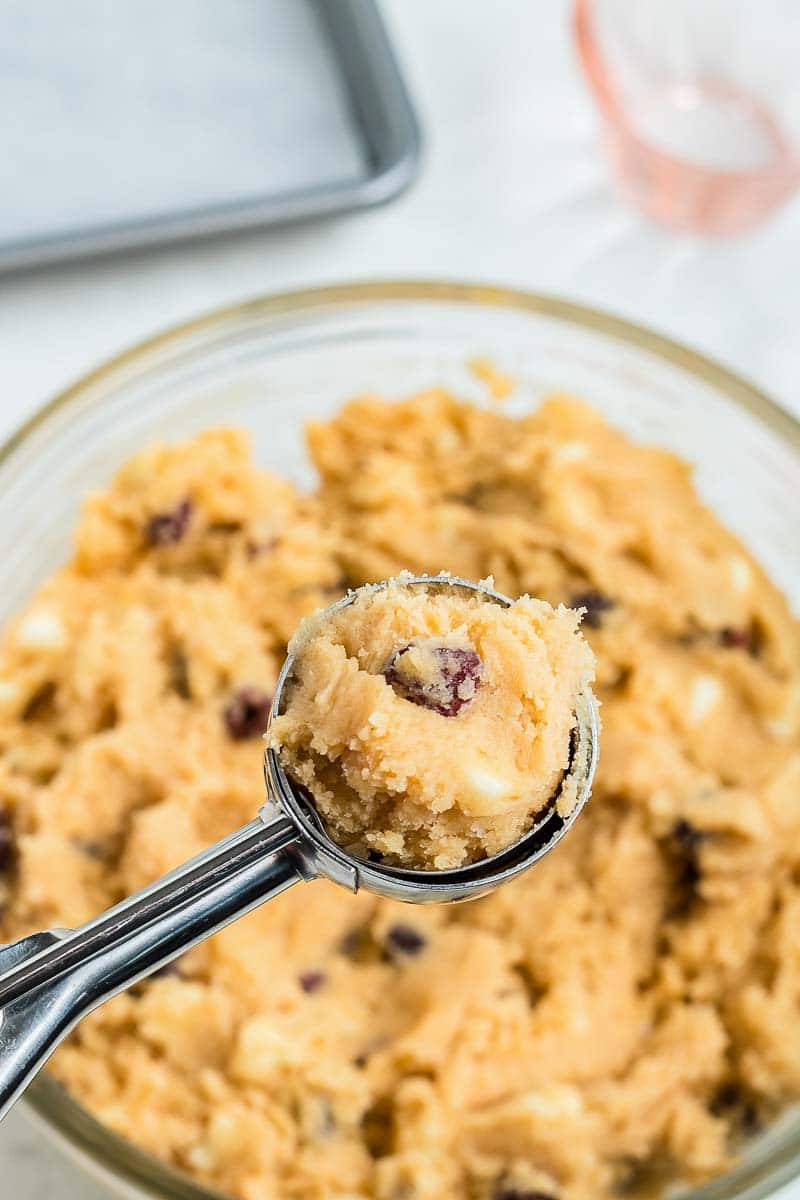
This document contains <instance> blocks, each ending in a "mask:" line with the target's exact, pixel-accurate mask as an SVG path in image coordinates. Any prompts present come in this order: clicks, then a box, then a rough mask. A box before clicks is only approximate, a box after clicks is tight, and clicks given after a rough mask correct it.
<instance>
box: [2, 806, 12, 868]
mask: <svg viewBox="0 0 800 1200" xmlns="http://www.w3.org/2000/svg"><path fill="white" fill-rule="evenodd" d="M13 855H14V830H13V829H12V827H11V818H10V817H9V815H8V813H7V812H3V811H2V809H0V872H3V871H7V870H8V868H9V867H10V866H11V859H12V858H13Z"/></svg>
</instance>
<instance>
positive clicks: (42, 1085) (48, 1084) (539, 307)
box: [0, 279, 800, 1200]
mask: <svg viewBox="0 0 800 1200" xmlns="http://www.w3.org/2000/svg"><path fill="white" fill-rule="evenodd" d="M398 301H406V302H412V303H414V302H417V303H426V302H436V303H448V302H450V303H454V304H461V305H472V306H475V307H491V308H507V309H511V310H517V311H521V312H529V313H535V314H538V315H541V316H545V317H549V318H552V319H554V320H556V321H560V322H563V323H564V324H567V325H573V326H579V327H583V328H585V329H589V330H591V331H592V332H595V333H599V334H601V335H603V336H605V337H608V338H610V339H615V340H617V341H621V342H624V343H627V344H629V345H632V346H634V347H636V348H637V349H640V350H644V351H645V352H647V353H649V354H650V355H652V356H653V357H655V358H660V359H662V360H663V361H665V362H667V363H669V364H671V365H673V366H677V367H679V368H681V369H682V370H684V371H686V372H687V373H688V374H690V375H694V376H695V377H696V378H697V379H699V380H700V381H701V382H703V383H704V384H706V385H708V386H710V387H712V388H713V389H715V390H716V391H718V392H720V393H722V394H723V395H724V396H725V397H726V398H727V399H728V400H730V401H732V402H733V404H734V405H735V406H737V407H738V408H740V409H744V410H745V411H747V412H748V413H750V414H751V415H752V416H753V417H755V418H756V419H757V420H759V421H760V422H761V423H762V424H764V425H765V426H767V428H769V429H770V430H771V431H772V432H773V433H775V434H777V435H778V436H779V437H780V438H781V439H782V440H783V441H784V442H786V443H788V444H789V445H790V446H791V447H792V448H793V450H794V451H795V452H796V453H797V454H798V455H799V456H800V419H797V418H795V417H794V416H793V415H792V414H791V413H790V412H788V411H787V410H786V409H784V408H782V407H781V406H780V405H779V404H778V403H776V402H775V401H774V400H772V399H771V397H770V396H769V395H768V394H767V393H766V392H764V391H763V390H761V389H760V388H759V387H758V386H756V385H755V384H754V383H753V382H752V381H750V380H749V379H747V378H746V377H745V376H742V375H740V374H738V373H736V372H734V371H731V370H729V369H728V368H727V367H724V366H723V365H722V364H721V363H719V362H718V361H716V360H715V359H713V358H711V357H708V356H706V355H704V354H702V353H700V352H699V351H697V350H694V349H691V348H690V347H688V346H686V345H683V344H682V343H681V342H678V341H676V340H674V339H672V338H670V337H667V336H665V335H664V334H662V333H658V332H656V331H655V330H652V329H650V328H648V327H646V326H644V325H640V324H638V323H636V322H634V321H630V320H628V319H627V318H624V317H621V316H618V315H616V314H614V313H611V312H608V311H606V310H604V309H599V308H594V307H591V306H588V305H584V304H580V303H576V302H573V301H570V300H566V299H564V298H562V297H559V296H554V295H549V294H545V293H540V292H529V291H526V290H523V289H519V288H513V287H505V286H502V285H493V284H485V283H474V282H462V281H455V280H433V279H396V280H393V279H385V280H384V279H381V280H370V281H354V282H348V283H344V284H334V285H327V286H321V287H309V288H302V289H298V290H289V291H282V292H275V293H270V294H266V295H262V296H257V297H255V298H252V299H248V300H244V301H242V302H240V303H236V304H232V305H227V306H224V307H222V308H216V309H213V310H211V311H209V312H206V313H203V314H201V315H200V316H197V317H195V318H193V319H191V320H188V321H184V322H181V323H179V324H176V325H171V326H169V327H168V328H166V329H165V330H163V331H161V332H159V333H156V334H155V335H152V336H150V337H147V338H145V339H143V340H141V341H139V342H137V343H134V344H133V345H132V346H130V347H128V348H127V349H124V350H122V351H121V352H120V353H118V354H116V355H114V356H112V357H111V358H108V359H106V360H105V361H103V362H102V363H101V364H100V365H99V366H97V367H95V368H94V369H92V370H90V371H88V372H86V373H85V374H83V375H82V376H81V377H80V378H78V379H77V380H76V381H75V382H73V383H71V384H70V385H68V386H67V387H66V388H64V389H63V390H61V391H60V392H58V393H57V394H56V395H55V396H54V397H52V399H50V400H49V401H47V402H45V403H44V404H43V405H41V406H40V407H39V408H37V409H36V410H35V411H34V413H33V414H32V415H31V416H30V417H28V418H27V419H26V420H24V421H23V422H22V423H21V424H20V425H19V426H17V427H16V428H15V429H14V430H12V432H11V433H10V434H9V435H8V436H7V437H6V438H5V439H4V440H3V441H2V443H0V466H1V465H2V464H3V463H4V462H6V461H7V460H8V459H9V458H11V456H12V455H13V454H14V453H15V451H17V450H18V449H19V448H20V447H22V445H23V444H24V443H25V442H26V441H27V440H28V439H29V438H30V437H31V436H32V435H33V434H34V433H35V432H36V431H37V430H38V429H39V428H40V427H42V426H44V425H45V424H46V423H47V421H48V420H49V419H50V418H51V417H53V416H54V415H55V414H57V413H58V414H61V413H62V412H63V411H64V410H65V409H67V408H68V407H69V406H70V404H73V403H77V402H78V401H79V400H80V399H81V398H82V397H84V396H85V395H86V394H87V393H90V392H91V391H92V390H94V389H95V388H97V387H104V388H107V387H108V386H113V384H114V382H115V381H116V380H119V381H122V380H123V379H124V378H125V377H126V376H128V375H129V374H130V372H131V371H132V370H133V371H137V370H139V369H142V368H145V367H146V366H147V364H148V362H149V360H157V358H158V357H159V355H160V354H161V353H162V352H164V351H169V350H170V349H172V348H174V347H177V346H179V345H180V344H181V342H183V341H187V340H188V341H196V340H197V339H198V338H200V339H202V338H203V337H205V336H206V335H209V334H212V333H214V332H216V331H219V332H222V331H223V330H224V329H225V327H226V326H233V325H236V324H237V323H238V322H240V321H241V320H243V319H246V320H252V319H260V318H274V317H299V316H302V315H303V314H306V313H313V312H314V311H315V310H319V311H325V310H328V311H330V310H336V309H342V308H345V307H347V306H350V305H353V306H355V305H364V304H365V303H366V304H369V303H376V304H380V303H383V302H398ZM198 345H202V340H201V341H200V342H199V343H198ZM24 1101H25V1108H26V1110H28V1114H29V1115H30V1116H32V1117H34V1118H35V1122H36V1124H37V1125H43V1126H45V1127H46V1129H47V1132H48V1133H49V1135H50V1136H51V1137H53V1138H54V1140H55V1141H56V1142H57V1143H58V1144H60V1146H61V1148H62V1149H63V1150H65V1151H66V1152H67V1153H68V1154H70V1155H71V1156H72V1157H73V1158H74V1159H76V1160H77V1161H79V1162H80V1164H81V1166H82V1167H83V1169H84V1170H87V1169H88V1170H89V1171H90V1172H92V1173H94V1174H95V1176H96V1177H98V1178H100V1179H102V1180H103V1181H105V1182H106V1183H107V1184H109V1185H112V1186H113V1185H116V1186H117V1187H119V1188H123V1189H126V1191H127V1193H128V1194H130V1195H131V1196H132V1197H136V1196H138V1197H141V1196H147V1197H151V1198H152V1200H229V1198H228V1197H223V1196H222V1194H221V1193H220V1192H217V1191H214V1190H212V1189H209V1188H208V1187H206V1186H204V1185H203V1184H200V1183H198V1182H196V1181H195V1180H193V1179H192V1178H191V1177H190V1176H188V1175H186V1174H184V1173H182V1172H180V1171H178V1170H176V1169H175V1168H173V1167H171V1166H170V1165H169V1164H167V1163H165V1162H163V1161H162V1160H160V1159H158V1158H156V1157H155V1156H154V1155H151V1154H150V1153H148V1152H147V1151H144V1150H142V1149H140V1148H139V1147H138V1146H136V1145H135V1144H134V1143H132V1142H130V1141H128V1140H127V1139H126V1138H123V1137H122V1136H121V1135H120V1134H117V1133H115V1132H114V1131H113V1130H111V1129H109V1128H108V1127H107V1126H105V1125H103V1124H102V1123H101V1122H100V1121H98V1120H97V1119H96V1118H94V1117H93V1116H91V1114H90V1113H89V1112H88V1110H87V1109H85V1108H84V1107H83V1106H82V1105H81V1104H79V1103H78V1101H76V1100H73V1099H72V1097H71V1096H69V1094H68V1093H67V1092H66V1090H65V1089H64V1088H63V1087H62V1085H61V1084H59V1083H58V1082H57V1081H56V1080H55V1079H54V1078H52V1077H51V1076H49V1075H47V1074H46V1073H45V1072H42V1073H41V1074H40V1075H39V1076H38V1077H37V1078H36V1079H35V1080H34V1082H33V1083H32V1084H31V1086H30V1088H29V1090H28V1092H27V1093H26V1095H25V1096H24ZM769 1157H771V1155H770V1156H769ZM758 1165H759V1164H757V1163H756V1164H754V1166H756V1167H757V1166H758ZM731 1174H732V1173H731V1172H727V1173H726V1174H724V1175H721V1176H717V1177H716V1179H712V1180H711V1181H710V1182H709V1183H708V1184H705V1185H703V1186H702V1187H701V1188H699V1189H697V1190H693V1191H692V1192H691V1193H690V1194H688V1195H687V1197H686V1200H762V1198H764V1197H766V1196H768V1195H769V1194H771V1193H772V1192H773V1191H774V1190H775V1189H776V1188H778V1187H780V1186H781V1185H782V1184H785V1183H786V1182H788V1181H789V1180H790V1179H792V1178H794V1177H796V1176H797V1175H798V1174H800V1144H798V1146H797V1148H796V1149H795V1150H794V1152H793V1153H792V1152H790V1153H789V1155H788V1157H786V1158H784V1159H783V1160H782V1161H779V1162H778V1163H777V1164H776V1166H775V1167H774V1168H773V1170H772V1171H770V1172H768V1175H767V1177H766V1178H764V1179H760V1178H756V1179H755V1180H751V1181H748V1180H747V1179H745V1180H744V1181H743V1183H744V1186H743V1190H741V1191H738V1192H736V1193H733V1192H730V1191H728V1189H727V1188H726V1186H725V1181H726V1180H728V1181H730V1179H731ZM734 1174H735V1171H734Z"/></svg>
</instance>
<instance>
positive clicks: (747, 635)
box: [717, 623, 761, 657]
mask: <svg viewBox="0 0 800 1200" xmlns="http://www.w3.org/2000/svg"><path fill="white" fill-rule="evenodd" d="M717 641H718V642H719V644H720V646H724V647H725V649H726V650H746V651H747V653H748V654H752V655H753V657H755V656H756V655H757V654H758V652H759V651H760V649H761V637H760V635H759V631H758V628H757V626H756V625H755V624H753V623H751V624H750V625H746V626H743V627H741V628H740V627H738V626H735V625H724V626H723V627H722V629H720V630H719V632H718V634H717Z"/></svg>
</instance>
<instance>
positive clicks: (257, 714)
mask: <svg viewBox="0 0 800 1200" xmlns="http://www.w3.org/2000/svg"><path fill="white" fill-rule="evenodd" d="M271 706H272V697H271V696H269V695H267V693H266V692H263V691H262V690H261V689H260V688H257V687H252V686H246V687H240V688H239V689H238V690H237V691H235V692H234V693H233V695H232V696H231V698H230V700H229V701H228V703H227V704H226V705H225V708H224V710H223V714H222V715H223V718H224V721H225V726H226V728H227V730H228V733H229V734H230V736H231V737H232V738H233V739H234V741H236V742H241V741H245V740H246V739H247V738H254V737H260V735H261V734H262V733H263V732H264V730H265V729H266V727H267V719H268V717H269V710H270V707H271Z"/></svg>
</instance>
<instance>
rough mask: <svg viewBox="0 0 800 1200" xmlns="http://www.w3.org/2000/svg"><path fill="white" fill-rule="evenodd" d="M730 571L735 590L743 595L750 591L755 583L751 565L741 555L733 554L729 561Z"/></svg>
mask: <svg viewBox="0 0 800 1200" xmlns="http://www.w3.org/2000/svg"><path fill="white" fill-rule="evenodd" d="M728 570H729V571H730V575H731V584H732V585H733V590H734V591H735V592H738V593H739V594H741V593H742V592H747V591H749V590H750V586H751V584H752V582H753V572H752V570H751V568H750V563H749V562H748V561H747V559H746V558H742V556H741V554H732V555H731V557H730V558H729V559H728Z"/></svg>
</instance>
